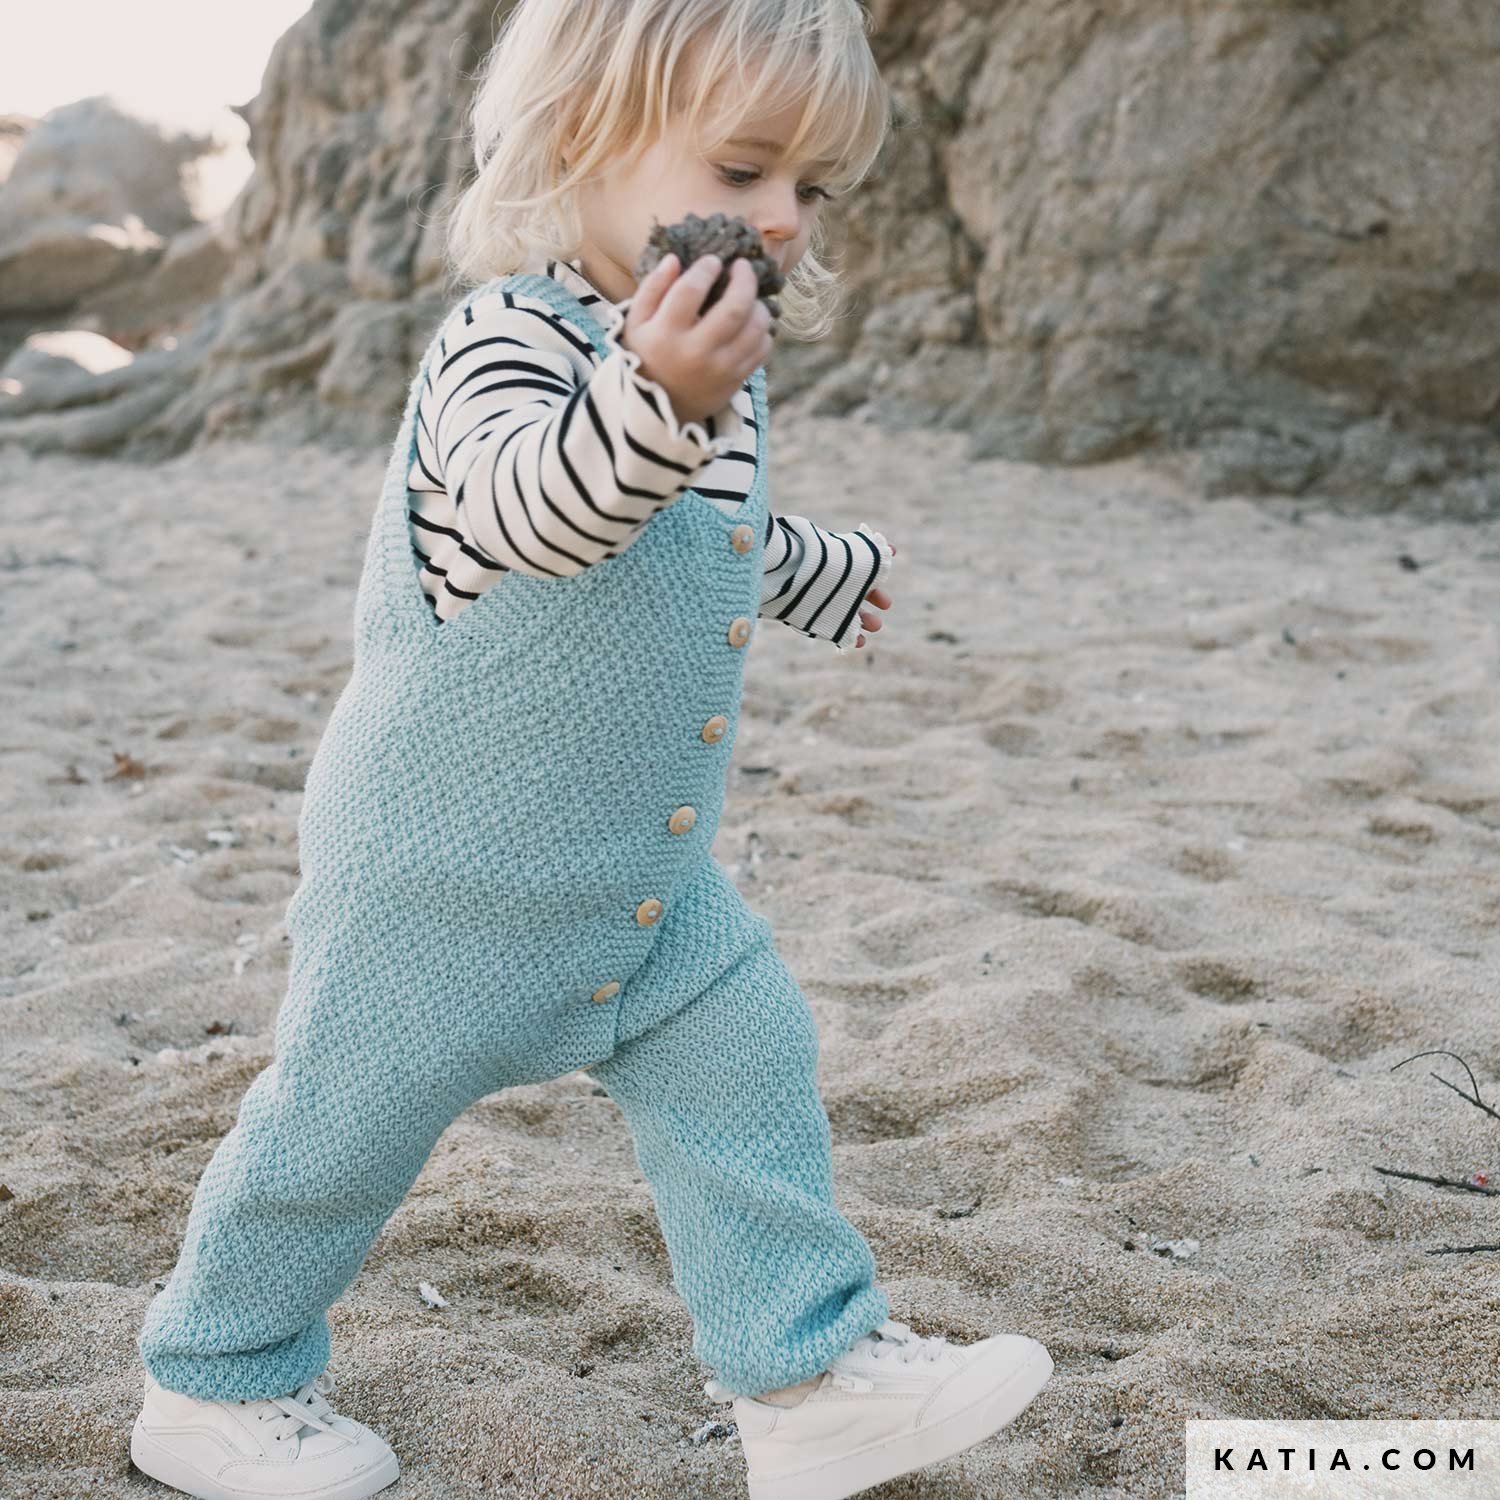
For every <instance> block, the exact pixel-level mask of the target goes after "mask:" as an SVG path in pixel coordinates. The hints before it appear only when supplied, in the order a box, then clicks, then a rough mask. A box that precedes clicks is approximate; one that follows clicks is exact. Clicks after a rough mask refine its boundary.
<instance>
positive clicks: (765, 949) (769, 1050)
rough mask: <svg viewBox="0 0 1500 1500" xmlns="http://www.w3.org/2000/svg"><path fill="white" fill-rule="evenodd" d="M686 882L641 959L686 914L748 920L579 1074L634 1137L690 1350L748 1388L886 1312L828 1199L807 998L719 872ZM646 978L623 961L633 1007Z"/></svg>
mask: <svg viewBox="0 0 1500 1500" xmlns="http://www.w3.org/2000/svg"><path fill="white" fill-rule="evenodd" d="M691 895H692V898H693V899H690V901H689V903H688V909H687V910H686V911H684V910H683V909H682V905H683V904H682V903H680V902H679V903H678V909H677V910H676V911H669V913H668V917H667V918H666V922H667V924H669V925H671V924H673V923H674V920H675V929H674V931H673V932H672V933H671V934H670V935H669V934H668V933H667V932H664V933H663V934H662V951H661V952H660V954H659V955H653V960H652V962H653V964H655V963H658V962H662V963H670V960H671V953H672V950H673V949H674V948H678V949H681V950H683V951H684V952H685V953H687V952H692V951H694V946H695V945H694V942H693V937H694V933H695V932H697V931H700V930H704V927H703V926H702V925H701V924H700V918H701V923H702V924H707V926H708V927H710V928H711V929H712V930H713V931H714V932H716V933H718V932H723V931H725V930H726V928H733V927H735V926H737V927H738V930H740V931H741V932H743V933H745V934H746V937H745V941H744V942H743V943H742V944H741V945H740V947H739V950H738V956H737V957H736V958H735V959H734V960H733V961H732V962H730V963H729V964H728V966H727V967H723V968H721V969H719V970H718V972H717V973H716V974H714V976H713V977H712V978H711V980H710V981H709V982H708V983H707V984H706V985H703V987H702V988H700V989H699V990H698V991H697V993H696V994H695V995H694V996H692V997H691V998H689V999H687V1000H686V1002H685V1003H681V1004H677V1005H675V1006H674V1007H673V1008H672V1009H670V1010H669V1011H668V1012H667V1013H666V1014H663V1015H659V1016H657V1017H655V1018H653V1019H652V1021H651V1024H650V1025H649V1026H648V1027H647V1028H646V1029H645V1030H643V1031H640V1032H639V1033H638V1034H634V1033H635V1027H634V1026H632V1025H630V1017H629V1014H628V1012H627V1015H626V1016H625V1017H622V1036H625V1037H626V1038H627V1039H626V1040H622V1041H621V1042H620V1043H619V1044H618V1045H617V1046H616V1048H615V1050H614V1052H613V1053H612V1055H611V1056H610V1057H609V1058H607V1059H605V1060H603V1061H601V1062H599V1063H596V1064H594V1065H592V1066H591V1067H590V1068H589V1069H588V1072H589V1073H590V1075H591V1076H593V1077H595V1078H597V1079H598V1080H599V1082H600V1083H601V1084H603V1085H604V1087H605V1088H606V1089H607V1090H608V1091H609V1093H610V1095H611V1096H612V1097H613V1098H614V1099H615V1101H616V1102H617V1103H618V1104H619V1106H620V1109H621V1112H622V1113H623V1114H624V1115H625V1118H626V1121H627V1122H628V1124H629V1125H630V1128H631V1131H632V1133H633V1135H634V1145H635V1152H636V1159H637V1161H638V1162H639V1163H640V1167H641V1171H642V1173H643V1174H644V1175H645V1177H646V1179H647V1182H648V1183H649V1185H650V1188H651V1191H652V1194H653V1196H654V1198H655V1201H656V1209H657V1216H658V1218H659V1220H660V1223H661V1227H662V1233H663V1237H664V1239H665V1241H666V1244H667V1250H668V1253H669V1256H670V1258H671V1263H672V1278H673V1284H674V1286H675V1287H676V1289H677V1291H678V1293H679V1295H680V1296H681V1297H682V1298H683V1300H684V1301H685V1302H686V1303H687V1306H688V1309H689V1311H690V1312H691V1314H692V1317H693V1324H694V1339H693V1353H694V1354H695V1355H697V1356H698V1358H700V1359H701V1360H703V1361H704V1362H705V1363H707V1364H708V1365H710V1366H711V1367H712V1368H713V1370H714V1373H715V1376H716V1378H717V1379H719V1380H721V1381H722V1382H723V1383H724V1384H725V1385H727V1386H728V1387H729V1388H730V1389H731V1390H734V1391H737V1392H739V1393H741V1394H745V1395H759V1394H760V1393H761V1392H763V1391H767V1390H772V1389H776V1388H778V1387H781V1386H785V1385H791V1384H794V1383H796V1382H797V1381H801V1380H806V1379H808V1378H809V1377H810V1376H813V1375H816V1374H817V1373H818V1372H820V1371H821V1370H823V1369H825V1368H826V1367H827V1365H828V1363H829V1361H830V1360H831V1359H833V1358H834V1357H835V1356H836V1355H838V1354H840V1353H842V1352H843V1351H844V1350H846V1349H848V1348H849V1347H850V1346H851V1345H852V1344H853V1343H854V1342H855V1340H856V1339H858V1338H860V1337H861V1336H862V1335H864V1334H866V1333H869V1332H870V1331H871V1330H872V1329H874V1328H875V1327H877V1326H878V1325H879V1324H880V1323H881V1322H883V1321H884V1320H885V1319H886V1318H888V1317H889V1316H890V1302H889V1299H888V1298H887V1296H886V1294H885V1292H884V1291H883V1290H882V1289H880V1288H879V1287H878V1286H876V1285H875V1284H874V1278H875V1274H876V1271H875V1261H874V1255H873V1253H872V1252H871V1249H870V1246H869V1245H868V1244H867V1242H866V1241H865V1240H864V1238H863V1237H862V1236H861V1235H860V1233H859V1231H858V1230H857V1229H855V1227H854V1226H853V1225H852V1224H850V1223H849V1221H848V1220H847V1219H845V1218H844V1217H843V1215H842V1214H840V1212H839V1211H838V1209H837V1207H835V1204H834V1197H833V1162H832V1156H831V1150H830V1148H831V1134H830V1129H829V1123H828V1115H827V1112H826V1111H825V1109H824V1107H823V1101H822V1099H821V1097H820V1095H819V1093H818V1087H817V1064H818V1052H819V1042H818V1032H817V1025H816V1022H815V1020H814V1017H813V1014H812V1011H811V1009H810V1008H809V1006H808V1003H807V998H806V996H805V995H804V994H803V992H802V990H801V988H800V986H799V985H798V984H797V981H796V980H795V979H794V978H793V976H792V974H791V973H790V972H789V971H788V969H787V967H786V965H785V963H784V962H783V961H782V959H781V957H780V956H779V954H778V953H777V952H776V948H775V945H774V942H773V941H772V937H771V933H770V927H769V924H768V923H766V922H765V921H764V919H762V918H759V917H753V916H752V917H750V918H749V920H748V921H747V920H745V908H744V906H743V902H742V900H741V898H740V897H739V895H738V893H737V891H735V889H734V887H733V885H732V883H731V882H729V880H728V878H727V877H726V876H724V875H723V874H722V871H718V870H717V867H715V869H714V870H711V871H707V872H705V878H704V879H703V880H701V881H699V882H697V883H696V884H695V888H694V892H693V893H691ZM694 900H696V902H697V904H696V905H694V904H693V901H694ZM736 906H738V912H736V910H735V908H736ZM726 907H727V908H728V910H727V911H726ZM696 951H697V952H701V947H700V948H697V949H696ZM692 967H693V965H692V963H691V962H688V963H687V968H688V969H689V970H691V969H692ZM679 972H680V971H679ZM650 978H651V976H650V974H649V973H643V974H642V975H640V976H638V978H637V980H636V981H635V985H634V987H635V989H636V993H635V994H634V995H632V996H631V997H630V999H629V1004H630V1005H631V1006H637V1007H639V1006H651V1005H652V1004H653V1000H656V997H654V996H653V995H652V993H651V991H652V986H651V984H650ZM700 978H701V971H700ZM673 982H674V983H675V982H677V981H675V980H674V981H673ZM663 983H664V984H666V983H667V981H666V980H665V977H664V979H663ZM655 1008H656V1009H657V1010H660V1008H661V1007H660V1002H659V1000H656V1004H655Z"/></svg>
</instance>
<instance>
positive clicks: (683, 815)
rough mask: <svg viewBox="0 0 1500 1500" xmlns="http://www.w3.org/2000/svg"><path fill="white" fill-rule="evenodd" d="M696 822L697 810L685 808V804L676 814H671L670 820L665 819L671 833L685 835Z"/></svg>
mask: <svg viewBox="0 0 1500 1500" xmlns="http://www.w3.org/2000/svg"><path fill="white" fill-rule="evenodd" d="M697 821H698V813H697V810H696V809H695V808H691V807H689V806H687V804H686V803H684V804H683V805H682V806H681V807H679V808H678V809H677V811H676V812H674V813H673V814H672V816H671V817H670V818H668V819H667V827H668V828H670V829H671V830H672V832H673V833H686V832H687V831H688V830H689V829H690V828H691V827H692V826H693V824H694V823H696V822H697Z"/></svg>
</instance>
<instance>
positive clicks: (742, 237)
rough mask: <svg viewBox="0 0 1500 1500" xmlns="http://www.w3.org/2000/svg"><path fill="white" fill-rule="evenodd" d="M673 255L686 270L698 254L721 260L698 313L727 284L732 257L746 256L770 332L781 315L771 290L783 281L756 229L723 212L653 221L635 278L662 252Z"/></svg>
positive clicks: (642, 275)
mask: <svg viewBox="0 0 1500 1500" xmlns="http://www.w3.org/2000/svg"><path fill="white" fill-rule="evenodd" d="M667 255H675V256H676V257H677V264H678V267H679V269H680V270H683V271H685V270H687V268H688V267H689V266H690V265H692V263H693V262H694V261H695V260H697V259H698V257H699V256H700V255H717V256H718V257H719V259H720V260H721V261H722V262H723V269H722V270H721V271H720V272H719V279H718V280H717V281H715V282H714V284H713V286H712V287H710V288H709V293H708V296H707V297H705V298H704V301H703V306H702V307H700V308H699V309H698V313H699V316H700V317H701V316H702V315H703V314H704V313H706V312H707V311H708V310H709V308H711V307H712V306H713V305H714V303H715V302H717V301H718V300H719V298H720V296H722V295H723V293H724V291H725V289H726V288H727V287H728V286H729V270H730V266H731V265H732V263H733V262H734V261H736V260H748V261H749V262H750V266H751V269H752V270H753V271H754V272H755V277H756V281H757V282H758V283H759V292H758V294H757V295H758V296H759V297H760V299H761V301H763V302H764V303H765V304H766V308H767V310H768V311H769V312H770V314H771V318H772V320H773V321H772V323H771V333H772V335H773V336H774V334H775V332H776V329H777V326H778V325H777V323H776V322H775V321H774V320H775V319H777V318H779V317H780V316H781V305H780V304H779V303H778V302H777V300H776V296H775V294H776V293H777V292H779V291H780V290H781V288H782V287H783V285H785V278H784V277H783V276H782V274H781V272H780V271H779V270H778V269H777V267H776V262H775V261H774V260H772V259H771V258H770V256H768V255H767V254H766V247H765V245H764V244H763V243H762V241H761V237H760V231H759V230H757V229H755V228H754V227H753V226H752V225H750V224H747V223H746V222H745V221H744V220H743V219H741V218H733V219H731V218H730V217H729V216H728V215H727V214H710V215H709V216H708V217H707V218H706V219H700V218H699V217H698V215H697V214H688V216H687V217H686V218H684V219H682V220H680V221H679V222H677V223H676V224H665V225H663V224H661V223H657V224H656V225H655V227H654V228H653V229H652V231H651V233H650V235H649V236H648V237H647V240H646V248H645V249H644V250H642V251H641V254H640V258H639V259H638V260H637V261H636V263H635V274H636V280H637V281H640V280H642V279H643V278H645V277H646V276H648V275H650V273H651V272H652V271H653V270H654V269H655V267H656V263H657V262H658V261H659V260H661V259H662V258H663V257H664V256H667Z"/></svg>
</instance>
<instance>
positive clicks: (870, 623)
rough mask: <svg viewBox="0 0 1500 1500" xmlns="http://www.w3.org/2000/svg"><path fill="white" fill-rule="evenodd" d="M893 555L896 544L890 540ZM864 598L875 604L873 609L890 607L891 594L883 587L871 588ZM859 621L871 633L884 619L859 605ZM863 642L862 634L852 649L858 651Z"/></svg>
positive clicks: (882, 623) (882, 624)
mask: <svg viewBox="0 0 1500 1500" xmlns="http://www.w3.org/2000/svg"><path fill="white" fill-rule="evenodd" d="M895 555H896V544H895V543H894V542H892V543H891V556H892V557H894V556H895ZM865 600H866V602H867V603H870V604H873V605H874V606H875V609H889V608H890V607H891V596H890V593H889V592H888V591H887V590H885V589H871V590H870V592H869V593H868V594H866V595H865ZM859 623H860V624H861V625H863V626H864V627H865V629H866V630H868V631H869V632H870V633H871V634H872V635H873V634H874V633H875V632H876V631H877V630H879V629H881V627H882V626H884V624H885V621H884V620H883V619H881V617H880V616H879V615H878V614H876V613H875V610H873V609H865V608H863V607H861V608H860V611H859ZM864 643H865V638H864V636H860V637H859V638H858V639H857V640H856V641H855V642H854V649H855V650H856V651H858V650H859V648H860V647H861V646H863V645H864Z"/></svg>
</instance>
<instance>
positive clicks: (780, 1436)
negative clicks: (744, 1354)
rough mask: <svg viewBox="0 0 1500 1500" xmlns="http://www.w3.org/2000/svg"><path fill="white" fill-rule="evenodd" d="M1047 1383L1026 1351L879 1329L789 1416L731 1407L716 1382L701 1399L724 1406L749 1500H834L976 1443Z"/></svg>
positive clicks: (1039, 1355) (1032, 1351) (1043, 1354)
mask: <svg viewBox="0 0 1500 1500" xmlns="http://www.w3.org/2000/svg"><path fill="white" fill-rule="evenodd" d="M1051 1378H1052V1356H1051V1355H1050V1354H1048V1353H1047V1350H1046V1349H1045V1348H1044V1347H1043V1346H1042V1345H1041V1344H1039V1343H1038V1342H1037V1341H1036V1340H1035V1339H1030V1338H1025V1337H1023V1336H1022V1335H1021V1334H1018V1333H999V1334H995V1335H993V1336H992V1337H990V1338H987V1339H980V1340H979V1341H978V1342H977V1343H974V1344H951V1343H949V1342H948V1340H947V1339H945V1338H943V1337H941V1336H933V1337H929V1338H922V1337H920V1336H918V1335H917V1334H914V1333H913V1332H912V1331H911V1329H910V1328H909V1327H908V1326H907V1325H906V1324H905V1323H898V1322H897V1321H896V1320H895V1319H894V1318H887V1319H886V1321H885V1322H884V1323H882V1324H881V1325H880V1326H879V1328H877V1329H875V1330H874V1331H873V1332H871V1333H868V1334H866V1335H865V1336H864V1337H863V1338H862V1339H860V1340H859V1342H858V1343H856V1344H855V1345H854V1347H853V1348H852V1349H849V1350H846V1351H845V1352H844V1353H843V1354H841V1355H839V1357H838V1358H837V1359H835V1360H834V1361H833V1363H832V1364H830V1365H829V1367H828V1369H827V1370H825V1371H824V1372H823V1375H822V1379H821V1383H820V1384H819V1385H818V1386H816V1387H815V1388H814V1389H813V1391H812V1392H811V1394H809V1395H807V1396H804V1397H803V1398H802V1400H801V1402H800V1403H799V1404H797V1405H796V1406H776V1405H774V1404H772V1403H771V1402H768V1401H757V1400H756V1399H755V1398H754V1397H751V1396H737V1395H735V1393H734V1392H733V1391H731V1390H729V1389H728V1387H726V1386H724V1385H723V1384H721V1383H720V1382H719V1381H717V1380H710V1381H708V1382H707V1383H706V1384H705V1385H704V1387H703V1390H704V1394H705V1395H707V1396H708V1398H709V1399H710V1400H711V1401H733V1402H734V1417H735V1422H736V1424H737V1425H738V1427H739V1433H740V1442H741V1445H742V1446H743V1448H744V1452H745V1465H746V1467H747V1469H748V1470H749V1485H750V1500H845V1497H846V1496H848V1495H854V1494H857V1493H858V1492H859V1491H860V1490H863V1489H867V1488H868V1487H869V1486H871V1485H874V1484H880V1483H882V1482H883V1481H884V1480H887V1479H894V1478H895V1477H896V1476H897V1475H898V1474H909V1473H911V1472H912V1470H914V1469H921V1468H925V1467H926V1466H927V1465H928V1464H935V1463H938V1462H940V1461H941V1460H942V1459H945V1458H951V1457H952V1456H953V1455H954V1454H955V1453H961V1452H963V1450H964V1449H965V1448H972V1447H973V1446H974V1444H976V1443H979V1442H983V1441H984V1439H985V1438H987V1437H989V1436H990V1435H991V1434H993V1433H996V1432H998V1431H999V1430H1000V1429H1001V1428H1002V1427H1004V1426H1005V1425H1006V1423H1007V1422H1010V1421H1013V1420H1014V1419H1015V1418H1016V1417H1017V1416H1019V1415H1020V1413H1021V1412H1022V1411H1024V1410H1025V1409H1026V1407H1027V1406H1029V1405H1030V1403H1031V1401H1032V1399H1033V1398H1034V1397H1035V1396H1036V1394H1037V1393H1038V1392H1039V1391H1040V1390H1041V1389H1042V1387H1043V1386H1044V1385H1046V1383H1047V1382H1048V1380H1050V1379H1051Z"/></svg>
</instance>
